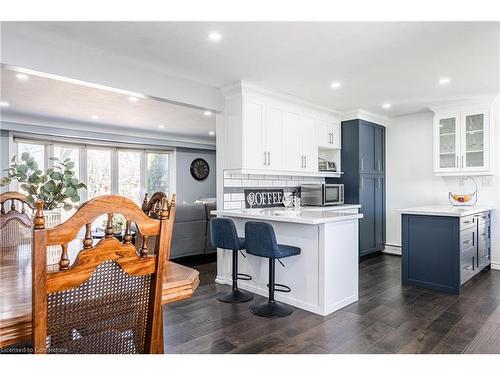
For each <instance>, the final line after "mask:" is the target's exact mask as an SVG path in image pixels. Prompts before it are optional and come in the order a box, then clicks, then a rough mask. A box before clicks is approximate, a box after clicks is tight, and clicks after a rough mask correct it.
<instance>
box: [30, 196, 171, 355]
mask: <svg viewBox="0 0 500 375" xmlns="http://www.w3.org/2000/svg"><path fill="white" fill-rule="evenodd" d="M42 207H43V202H42V201H38V202H37V203H36V215H35V218H34V221H33V222H34V237H33V266H32V267H33V271H32V272H33V306H37V308H34V309H33V347H34V350H35V352H37V353H45V352H49V353H158V352H160V351H161V350H162V349H161V348H162V347H163V345H162V343H161V340H162V327H161V322H162V319H161V313H162V308H161V292H162V275H163V269H164V265H165V262H166V259H168V255H169V252H170V242H171V236H172V223H173V219H174V215H175V195H173V196H172V199H171V200H170V201H168V199H167V198H166V197H163V198H162V201H161V209H160V212H159V220H154V219H151V218H149V217H147V216H146V215H145V214H144V213H143V212H142V211H141V209H140V208H139V207H138V206H137V205H136V204H135V203H134V202H132V201H131V200H129V199H128V198H125V197H121V196H117V195H107V196H101V197H97V198H94V199H92V200H90V201H88V202H86V203H84V204H83V205H82V206H81V207H80V208H79V209H78V211H77V212H76V213H75V214H74V215H73V216H72V217H70V218H69V219H68V220H67V221H66V222H65V223H63V224H60V225H58V226H56V227H54V228H50V229H46V228H45V226H44V224H45V223H44V218H43V214H42ZM113 214H121V215H123V216H124V217H125V218H126V230H125V235H124V236H123V241H122V242H120V241H119V240H117V239H116V238H115V237H114V236H113V227H112V220H113ZM101 215H107V218H108V220H107V226H106V230H105V237H104V238H103V239H101V240H100V241H99V242H97V243H96V244H94V241H93V240H92V238H91V225H92V222H93V221H94V220H96V219H97V218H99V217H100V216H101ZM132 222H134V224H135V225H136V227H137V228H138V232H139V233H140V235H141V236H142V238H143V241H142V243H143V244H147V243H148V241H147V238H148V236H157V237H158V239H159V240H158V241H157V248H156V251H155V254H154V255H152V254H151V253H150V251H149V249H148V248H147V246H145V245H143V246H141V248H140V249H139V251H137V250H136V248H135V247H134V246H133V245H132V234H131V225H132ZM84 226H85V238H84V239H83V249H81V250H80V251H79V252H78V255H77V256H76V259H75V261H74V262H73V264H71V265H70V261H69V258H68V243H69V242H70V241H72V240H73V239H74V238H75V237H76V236H77V234H78V232H79V230H80V228H82V227H84ZM52 245H58V246H61V249H62V252H61V258H60V260H59V264H58V267H57V268H58V269H55V270H52V271H51V270H48V269H47V265H46V256H45V252H46V249H47V246H52Z"/></svg>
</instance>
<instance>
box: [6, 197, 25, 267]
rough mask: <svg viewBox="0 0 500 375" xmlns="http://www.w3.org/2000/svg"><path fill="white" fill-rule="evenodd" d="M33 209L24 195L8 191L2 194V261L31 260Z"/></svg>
mask: <svg viewBox="0 0 500 375" xmlns="http://www.w3.org/2000/svg"><path fill="white" fill-rule="evenodd" d="M32 210H33V207H32V206H31V205H30V204H29V203H28V202H27V200H26V196H25V195H24V194H21V193H18V192H15V191H8V192H6V193H3V194H0V256H1V257H2V260H6V259H8V258H13V259H16V260H19V259H25V260H26V262H24V263H26V265H27V264H28V263H29V261H30V259H31V243H32V239H33V231H32V227H33V223H32V220H31V214H32Z"/></svg>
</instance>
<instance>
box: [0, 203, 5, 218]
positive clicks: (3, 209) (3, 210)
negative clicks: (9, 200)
mask: <svg viewBox="0 0 500 375" xmlns="http://www.w3.org/2000/svg"><path fill="white" fill-rule="evenodd" d="M3 204H4V202H2V209H1V210H0V213H1V214H2V215H5V208H4V206H3Z"/></svg>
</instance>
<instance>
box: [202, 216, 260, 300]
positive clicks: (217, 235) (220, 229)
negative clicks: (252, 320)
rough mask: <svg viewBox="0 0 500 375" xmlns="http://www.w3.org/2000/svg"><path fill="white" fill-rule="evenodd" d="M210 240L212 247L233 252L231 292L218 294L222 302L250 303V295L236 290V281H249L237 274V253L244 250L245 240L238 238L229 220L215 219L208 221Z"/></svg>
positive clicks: (244, 275) (248, 278) (246, 277)
mask: <svg viewBox="0 0 500 375" xmlns="http://www.w3.org/2000/svg"><path fill="white" fill-rule="evenodd" d="M210 239H211V241H212V245H213V246H215V247H218V248H221V249H226V250H231V251H232V252H233V274H232V279H233V280H232V281H233V285H232V290H231V292H229V293H223V294H218V295H217V297H216V298H217V299H218V300H219V301H222V302H229V303H238V302H247V301H250V300H251V299H252V298H253V296H252V294H250V293H248V292H245V291H242V290H240V289H238V280H251V279H252V277H251V276H250V275H246V274H243V273H238V251H240V250H243V249H245V239H244V238H241V237H238V233H237V232H236V227H235V226H234V223H233V221H232V220H231V219H227V218H216V217H214V218H213V219H212V220H210Z"/></svg>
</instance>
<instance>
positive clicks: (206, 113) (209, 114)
mask: <svg viewBox="0 0 500 375" xmlns="http://www.w3.org/2000/svg"><path fill="white" fill-rule="evenodd" d="M203 114H204V115H205V116H212V112H211V111H205V112H203Z"/></svg>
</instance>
